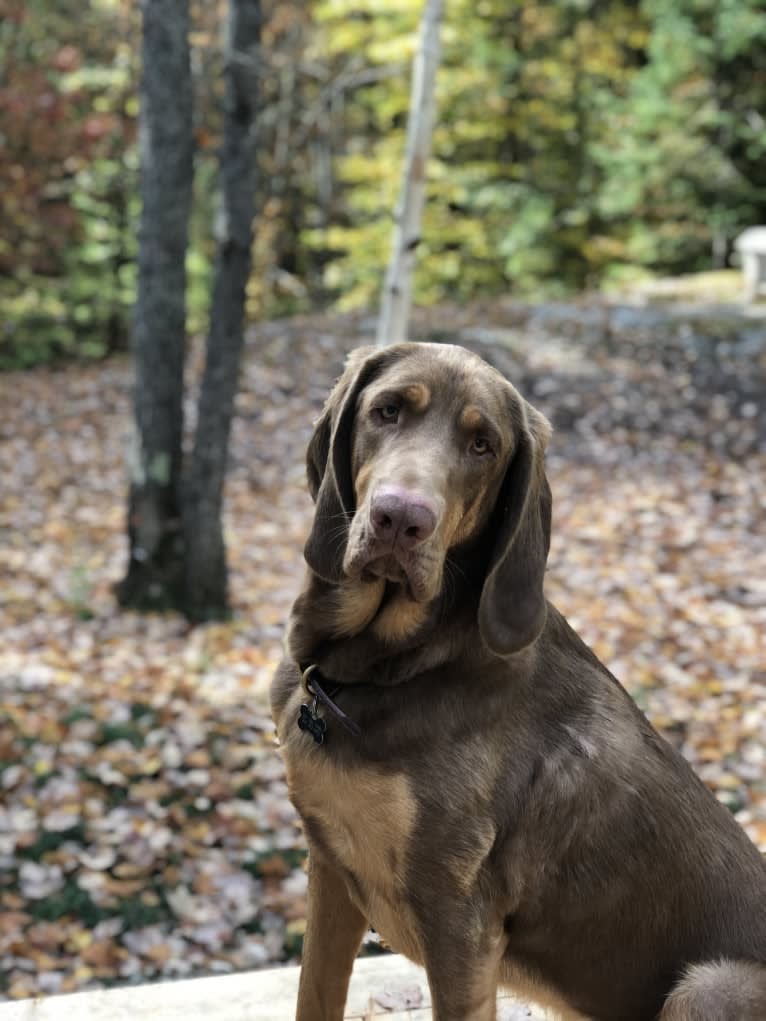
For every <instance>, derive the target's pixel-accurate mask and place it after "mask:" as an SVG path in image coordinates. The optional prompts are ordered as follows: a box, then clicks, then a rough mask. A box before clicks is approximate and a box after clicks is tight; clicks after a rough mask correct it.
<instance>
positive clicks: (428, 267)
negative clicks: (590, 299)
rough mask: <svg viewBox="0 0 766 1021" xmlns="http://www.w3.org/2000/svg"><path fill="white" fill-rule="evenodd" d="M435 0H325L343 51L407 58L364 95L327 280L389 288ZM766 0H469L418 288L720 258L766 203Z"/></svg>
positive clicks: (503, 284) (447, 62)
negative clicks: (412, 114)
mask: <svg viewBox="0 0 766 1021" xmlns="http://www.w3.org/2000/svg"><path fill="white" fill-rule="evenodd" d="M418 14H419V9H418V7H417V5H414V6H413V5H411V4H406V3H400V2H399V0H389V2H381V3H375V4H365V5H362V6H360V5H359V3H357V2H354V0H323V2H319V3H317V5H316V17H317V22H318V24H319V26H320V28H321V31H322V32H323V33H324V38H325V39H326V41H325V42H324V43H323V45H324V48H325V50H326V51H329V52H336V53H339V54H340V53H348V52H350V51H353V52H354V53H356V54H362V55H363V59H364V61H365V63H366V64H367V65H372V66H373V67H378V68H382V67H383V66H384V65H385V64H386V63H387V62H390V61H392V60H397V59H398V60H399V61H401V62H403V69H402V71H401V72H400V73H398V74H394V75H391V76H386V77H381V78H380V79H379V80H378V81H376V82H374V83H373V84H371V85H369V86H368V87H366V88H364V89H360V90H359V91H358V92H356V93H355V94H354V95H353V96H351V97H349V98H348V100H347V102H346V109H345V122H344V125H343V131H344V134H343V143H342V148H341V151H340V154H339V157H338V160H337V182H338V184H339V186H340V188H341V189H342V198H343V201H342V204H341V203H339V204H338V209H337V211H336V216H335V218H334V222H333V225H332V226H330V227H328V228H326V229H324V230H311V231H307V232H306V233H305V234H304V235H303V237H302V241H303V243H305V244H307V245H310V246H317V245H323V246H324V247H325V249H326V250H327V252H329V253H331V257H330V258H329V259H328V261H327V263H326V265H325V269H324V284H325V287H326V289H327V291H328V292H329V293H330V294H332V295H333V296H335V297H337V299H338V300H339V302H340V303H341V304H342V305H346V306H348V305H353V304H357V303H359V302H372V301H375V300H376V298H377V295H378V292H379V288H380V282H381V275H382V267H383V266H384V265H385V261H386V258H387V254H388V247H389V245H390V239H391V226H392V221H391V214H392V210H393V207H394V203H395V200H396V195H397V191H398V186H399V173H400V167H401V159H402V153H403V145H404V132H405V125H406V115H407V104H408V96H409V82H408V75H407V73H406V70H407V68H408V63H409V59H410V56H411V54H412V50H413V46H414V43H415V32H416V28H417V18H418ZM765 31H766V11H764V10H763V8H762V5H760V4H759V3H758V0H726V2H723V3H719V2H718V0H670V2H667V0H646V2H645V3H643V4H634V3H630V2H628V0H548V2H541V3H538V4H534V5H521V4H514V5H509V4H507V3H505V2H501V0H482V2H481V3H478V4H476V3H469V2H468V0H451V2H450V3H448V5H447V20H446V24H445V26H444V36H443V42H444V59H443V65H442V67H441V69H440V72H439V81H438V101H439V116H438V123H437V127H436V131H435V137H434V146H433V156H432V159H431V164H430V167H429V174H430V179H429V186H428V202H427V207H426V211H425V215H424V224H423V243H422V247H421V249H420V253H421V254H420V259H419V263H418V267H417V272H416V281H415V297H416V300H418V301H421V302H428V301H436V300H440V299H442V298H445V297H448V296H449V297H453V298H454V297H457V298H470V297H473V296H475V295H476V294H478V293H486V292H491V291H498V290H511V291H513V292H514V293H517V294H529V293H536V294H541V293H548V294H555V293H558V292H560V291H564V290H572V289H576V288H582V287H585V286H597V285H599V284H600V283H602V282H605V281H609V280H614V279H616V278H621V277H624V276H625V275H626V274H630V273H631V272H640V271H641V270H642V269H643V270H646V269H652V270H661V271H665V272H683V271H688V270H692V269H698V268H702V267H705V266H708V265H709V264H710V260H711V251H712V250H713V249H714V247H717V248H718V250H719V251H723V252H724V253H725V251H726V249H727V247H728V246H730V244H731V241H732V239H733V236H734V235H735V234H736V233H737V232H738V231H739V230H740V229H742V228H743V227H744V226H747V225H748V224H750V223H753V222H758V221H759V220H760V221H763V219H764V217H766V188H765V187H764V186H765V185H766V179H765V178H764V174H765V173H766V171H764V167H766V160H765V159H764V155H766V153H764V147H765V146H766V126H765V125H764V121H763V116H762V113H761V111H762V110H763V109H764V107H765V106H766V61H765V60H764V53H766V47H764V45H763V38H764V32H765Z"/></svg>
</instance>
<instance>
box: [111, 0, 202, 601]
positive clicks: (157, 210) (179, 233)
mask: <svg viewBox="0 0 766 1021" xmlns="http://www.w3.org/2000/svg"><path fill="white" fill-rule="evenodd" d="M188 31H189V7H188V0H144V3H143V44H142V74H141V86H140V100H141V113H140V153H141V198H142V203H143V204H142V210H141V220H140V227H139V232H140V235H139V236H140V243H139V255H138V291H137V300H136V308H135V314H134V316H135V318H134V325H133V350H134V354H135V366H136V368H135V373H136V375H135V395H134V401H135V432H134V437H133V444H132V456H131V465H130V474H131V478H130V495H129V506H128V535H129V541H130V559H129V564H128V569H127V574H126V577H125V578H124V579H123V581H122V582H121V583H120V584H119V585H118V586H117V596H118V599H119V601H120V602H121V603H122V604H123V605H125V606H135V607H140V608H147V607H164V606H170V605H175V604H176V602H177V598H178V594H179V586H180V581H181V576H182V557H183V549H182V544H183V539H182V532H181V519H180V509H181V493H180V486H181V460H182V457H181V441H182V433H183V362H184V350H185V334H186V273H185V257H186V243H187V234H188V221H189V210H190V207H191V196H192V176H193V135H192V82H191V70H190V59H189V42H188Z"/></svg>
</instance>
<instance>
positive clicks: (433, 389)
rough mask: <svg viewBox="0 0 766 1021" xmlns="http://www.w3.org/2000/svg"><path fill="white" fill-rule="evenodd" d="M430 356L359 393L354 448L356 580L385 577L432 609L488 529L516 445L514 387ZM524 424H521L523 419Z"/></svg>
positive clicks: (351, 541) (349, 548) (346, 563)
mask: <svg viewBox="0 0 766 1021" xmlns="http://www.w3.org/2000/svg"><path fill="white" fill-rule="evenodd" d="M440 354H441V357H434V353H433V352H432V351H430V350H423V351H417V350H416V351H415V352H413V353H412V354H411V355H410V356H409V357H407V358H403V359H401V360H399V361H397V362H394V364H392V365H389V366H387V367H386V368H384V369H382V371H381V372H380V374H379V375H378V376H377V377H376V378H375V379H374V380H373V381H372V382H371V383H370V384H369V385H368V386H366V387H365V388H364V389H363V390H362V392H361V393H360V395H359V398H358V401H357V408H356V415H355V418H354V427H353V437H352V444H351V473H352V480H353V485H354V497H355V504H356V506H355V512H354V515H353V518H352V521H351V526H350V529H349V537H348V542H347V544H346V551H345V555H344V557H343V570H344V573H345V574H347V575H348V576H349V577H352V578H354V577H362V578H364V577H369V576H374V577H382V578H386V579H388V580H389V581H392V582H395V583H399V584H402V585H403V586H405V588H406V590H407V592H408V594H409V596H410V597H411V598H412V599H413V600H415V601H416V602H429V601H430V600H432V599H434V598H435V597H436V595H437V594H438V593H439V591H440V589H441V585H442V576H443V570H444V562H445V559H446V556H447V553H448V551H449V550H450V549H452V548H454V547H455V546H457V545H459V544H461V543H463V542H466V541H469V540H470V539H471V538H472V537H473V536H475V535H477V534H478V533H479V532H480V531H481V529H482V528H483V527H484V526H485V525H486V523H487V520H488V518H489V515H490V512H491V510H492V507H493V506H494V503H495V498H496V496H497V491H498V489H499V487H500V482H501V481H502V478H503V476H504V474H505V467H506V465H507V463H508V461H509V459H510V455H511V452H512V450H513V446H514V429H513V427H512V422H511V419H512V416H513V412H514V410H515V409H514V408H513V407H512V405H513V401H514V396H513V394H512V393H511V392H510V386H508V384H505V382H504V381H503V380H502V379H501V378H500V377H499V376H498V375H497V373H495V372H494V371H493V370H492V369H490V367H489V366H487V365H485V364H484V363H482V362H480V361H478V359H476V360H471V361H469V362H466V360H465V359H461V360H458V359H456V358H454V357H450V353H449V350H448V349H444V350H443V351H441V352H440ZM519 420H520V419H519Z"/></svg>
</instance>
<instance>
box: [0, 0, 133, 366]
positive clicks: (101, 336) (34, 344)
mask: <svg viewBox="0 0 766 1021" xmlns="http://www.w3.org/2000/svg"><path fill="white" fill-rule="evenodd" d="M7 7H8V8H9V9H8V12H7V16H6V17H4V20H3V25H2V30H0V63H2V64H3V66H4V67H6V68H7V69H8V73H7V75H6V76H5V77H4V78H3V80H2V82H0V115H1V116H2V118H3V134H4V142H5V143H6V144H5V145H4V146H3V147H0V175H1V176H2V178H3V180H4V181H5V182H9V187H7V188H6V190H5V194H4V201H3V204H2V213H0V238H1V239H2V240H1V241H0V271H2V277H1V278H0V368H7V367H15V366H26V365H32V364H35V363H36V362H39V361H45V360H48V359H50V358H51V357H55V356H57V355H78V356H82V357H98V356H101V355H103V354H105V353H106V352H107V351H110V350H114V349H115V348H117V347H120V346H123V345H124V343H125V340H126V336H127V318H128V313H129V309H130V306H131V304H132V300H133V282H134V272H135V271H134V266H133V263H134V255H135V239H134V230H133V223H134V220H135V215H136V198H135V191H136V189H135V179H136V160H135V153H134V149H133V137H134V134H135V99H134V97H133V68H132V60H133V56H132V51H131V49H130V46H129V43H128V41H124V39H123V37H124V36H125V31H126V28H127V27H129V24H130V18H129V16H128V15H124V14H122V13H121V12H120V11H119V10H118V9H113V8H111V7H110V6H109V5H105V4H101V3H99V4H96V3H95V0H93V2H91V3H90V4H88V5H86V7H85V9H84V10H83V6H82V5H81V4H74V3H73V2H72V0H66V2H64V3H61V4H56V5H54V6H53V7H51V6H49V5H46V4H43V3H42V2H40V0H38V2H33V3H27V4H22V3H20V2H19V0H11V2H10V3H9V4H8V5H7Z"/></svg>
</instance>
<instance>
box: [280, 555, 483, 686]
mask: <svg viewBox="0 0 766 1021" xmlns="http://www.w3.org/2000/svg"><path fill="white" fill-rule="evenodd" d="M451 569H453V570H454V565H451ZM461 576H462V577H461V585H460V586H459V587H457V586H452V587H451V588H450V587H448V588H447V589H445V590H444V591H442V593H440V595H439V596H438V597H437V598H436V599H434V600H433V601H432V602H430V603H414V602H413V601H412V600H410V599H408V598H407V596H406V594H405V593H404V592H403V591H401V590H398V588H397V587H393V588H392V586H390V584H387V583H386V582H385V581H383V580H381V579H373V580H371V581H361V580H355V579H353V580H352V579H342V580H341V581H339V582H335V583H331V582H328V581H325V580H323V579H322V578H319V577H318V576H317V575H316V574H314V573H313V572H312V571H308V574H307V579H306V584H305V586H304V589H303V592H302V593H301V595H300V596H299V597H298V599H297V600H296V602H295V605H294V606H293V613H292V617H291V622H290V629H289V635H288V647H289V650H290V655H291V657H292V659H293V660H294V661H295V663H297V664H298V666H299V667H300V668H301V669H302V670H303V669H305V668H306V667H307V666H309V665H311V664H317V665H318V667H319V668H320V670H321V671H322V674H323V675H324V676H325V677H328V678H331V679H332V680H333V681H334V682H336V683H339V684H375V685H382V686H390V685H395V684H401V683H403V682H405V681H408V680H411V679H412V678H413V677H416V676H418V675H420V674H423V673H425V672H426V671H428V670H432V669H434V668H436V667H439V666H443V665H444V664H445V663H447V662H449V661H451V660H454V659H456V658H457V657H458V656H459V655H460V654H463V651H464V650H465V647H466V642H465V636H466V630H467V629H470V628H474V629H475V630H476V641H477V642H478V643H480V638H479V635H478V628H477V626H476V609H477V606H478V595H479V593H478V591H477V590H476V587H475V585H474V584H472V583H471V578H470V577H468V576H467V575H466V573H465V572H464V571H463V570H462V569H461ZM471 644H473V643H471ZM474 647H475V646H474Z"/></svg>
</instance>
